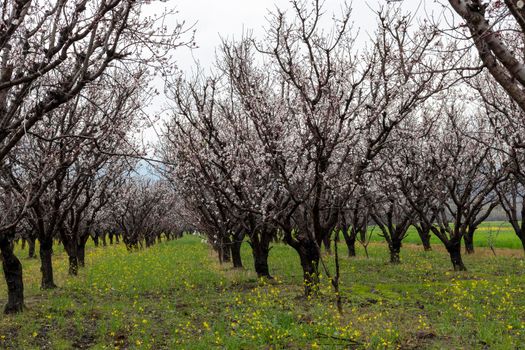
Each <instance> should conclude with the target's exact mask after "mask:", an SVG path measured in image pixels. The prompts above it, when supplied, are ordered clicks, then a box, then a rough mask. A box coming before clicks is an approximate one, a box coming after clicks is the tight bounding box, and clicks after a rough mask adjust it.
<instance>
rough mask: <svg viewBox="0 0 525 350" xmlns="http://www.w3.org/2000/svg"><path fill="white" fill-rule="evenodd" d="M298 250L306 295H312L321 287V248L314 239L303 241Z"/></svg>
mask: <svg viewBox="0 0 525 350" xmlns="http://www.w3.org/2000/svg"><path fill="white" fill-rule="evenodd" d="M297 252H298V253H299V258H300V259H301V267H302V268H303V280H304V295H305V296H310V295H312V294H313V293H315V292H317V290H318V288H319V269H318V268H319V258H320V257H319V249H318V248H317V245H316V244H315V242H313V241H301V245H300V246H299V249H298V250H297Z"/></svg>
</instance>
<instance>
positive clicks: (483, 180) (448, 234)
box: [398, 91, 501, 270]
mask: <svg viewBox="0 0 525 350" xmlns="http://www.w3.org/2000/svg"><path fill="white" fill-rule="evenodd" d="M449 96H454V100H453V101H452V99H451V101H448V102H447V101H446V100H445V102H443V103H444V104H443V105H442V107H437V106H439V102H437V101H436V103H435V104H434V106H433V108H434V111H433V112H432V111H428V112H427V113H426V117H425V119H424V120H423V124H422V126H421V128H420V130H425V129H426V130H427V131H426V132H420V133H419V136H416V135H417V134H416V135H414V138H415V139H416V140H417V143H416V147H414V148H412V149H409V150H408V151H406V152H407V155H406V156H405V161H406V165H407V167H406V173H405V174H401V175H398V178H399V179H400V183H401V188H402V191H403V193H404V195H405V198H406V199H407V200H408V201H409V203H410V204H411V205H412V207H413V208H414V210H416V211H417V213H418V214H419V215H418V219H419V220H420V221H421V222H423V223H424V224H425V225H426V227H429V228H430V229H431V231H432V233H434V234H435V235H436V236H437V237H438V238H439V239H440V241H441V242H442V243H443V244H444V245H445V247H446V249H447V251H448V252H449V255H450V258H451V262H452V264H453V267H454V269H455V270H465V269H466V268H465V266H464V264H463V261H462V257H461V240H462V239H463V238H464V237H465V235H466V234H467V233H468V231H469V228H471V227H474V228H475V227H477V226H478V225H479V223H480V222H481V221H482V220H484V219H485V218H486V217H487V216H488V214H489V213H490V211H492V209H493V208H494V207H495V205H496V204H495V202H496V196H495V192H494V189H495V186H496V185H497V184H498V182H499V181H501V167H500V163H499V162H498V157H496V155H495V154H494V152H493V148H492V147H491V144H492V143H494V142H495V141H494V138H493V137H492V136H491V135H489V134H487V132H486V130H487V128H486V124H487V123H486V122H484V121H483V119H481V118H479V117H477V114H478V113H477V111H476V110H475V109H471V110H469V108H467V107H466V105H467V104H468V102H463V101H468V98H466V96H464V95H461V93H460V92H459V91H456V94H454V95H449ZM457 96H463V98H462V99H461V101H462V102H460V101H459V100H457ZM480 141H481V142H480Z"/></svg>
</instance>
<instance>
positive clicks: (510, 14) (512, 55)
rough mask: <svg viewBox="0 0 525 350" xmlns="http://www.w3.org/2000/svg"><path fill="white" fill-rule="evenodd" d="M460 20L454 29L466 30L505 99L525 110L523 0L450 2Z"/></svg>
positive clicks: (524, 26)
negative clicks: (464, 28) (506, 96)
mask: <svg viewBox="0 0 525 350" xmlns="http://www.w3.org/2000/svg"><path fill="white" fill-rule="evenodd" d="M448 2H449V4H450V7H451V8H452V9H453V10H454V11H455V12H456V13H457V14H458V15H459V16H460V17H461V18H462V21H463V23H460V24H459V25H458V26H457V28H458V29H459V28H461V27H466V28H468V35H465V39H467V40H470V41H472V43H473V44H474V46H475V48H476V50H477V52H478V54H479V58H480V59H481V61H482V62H483V65H484V67H486V68H487V70H488V71H489V72H490V74H491V75H492V77H493V78H494V79H495V80H496V81H497V83H498V84H499V85H500V86H501V87H502V88H503V89H504V90H505V91H506V93H507V94H508V96H509V97H510V98H511V99H512V100H513V101H514V102H515V103H516V104H517V105H518V106H519V108H520V109H521V110H522V111H525V91H524V87H525V61H524V59H525V57H524V56H523V52H524V51H523V40H522V36H523V34H524V33H525V2H524V1H522V0H496V1H491V2H483V1H482V0H449V1H448Z"/></svg>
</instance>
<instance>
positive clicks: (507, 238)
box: [369, 221, 523, 249]
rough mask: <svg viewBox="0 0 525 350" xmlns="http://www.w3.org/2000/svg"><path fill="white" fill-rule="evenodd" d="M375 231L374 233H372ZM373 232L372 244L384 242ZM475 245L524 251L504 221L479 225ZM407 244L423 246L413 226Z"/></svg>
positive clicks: (432, 240) (437, 243)
mask: <svg viewBox="0 0 525 350" xmlns="http://www.w3.org/2000/svg"><path fill="white" fill-rule="evenodd" d="M372 229H373V231H372ZM370 231H372V239H371V241H372V242H382V241H383V240H384V238H382V237H380V236H379V233H380V230H379V227H377V228H373V226H372V227H371V228H370V230H369V232H370ZM474 235H475V239H474V241H475V245H476V247H489V246H490V243H492V244H493V246H494V247H497V248H512V249H523V247H522V245H521V242H520V240H519V239H518V238H517V237H516V234H515V233H514V231H513V230H512V226H511V225H510V224H509V223H508V222H503V221H487V222H484V223H482V224H481V225H479V227H478V229H477V230H476V232H475V234H474ZM404 242H405V243H413V244H418V245H420V244H421V239H420V238H419V236H418V234H417V231H416V229H415V228H414V227H413V226H411V227H410V228H409V229H408V236H407V237H406V238H405V239H404ZM431 243H433V244H436V245H440V244H441V242H440V241H439V239H438V238H437V237H436V236H434V235H432V239H431Z"/></svg>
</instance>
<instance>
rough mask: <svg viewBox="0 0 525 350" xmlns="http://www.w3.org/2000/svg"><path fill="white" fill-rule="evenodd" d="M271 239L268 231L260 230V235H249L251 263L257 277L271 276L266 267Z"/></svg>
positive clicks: (270, 277) (269, 277)
mask: <svg viewBox="0 0 525 350" xmlns="http://www.w3.org/2000/svg"><path fill="white" fill-rule="evenodd" d="M271 240H272V236H271V235H270V234H268V232H262V233H261V234H260V236H259V235H258V234H256V233H254V234H252V235H251V239H250V245H251V247H252V255H253V263H254V267H255V272H256V273H257V277H259V278H261V277H264V278H268V279H272V278H273V277H272V276H271V275H270V269H269V267H268V255H269V253H270V242H271Z"/></svg>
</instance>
